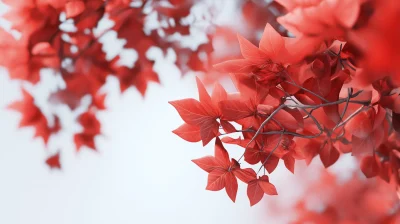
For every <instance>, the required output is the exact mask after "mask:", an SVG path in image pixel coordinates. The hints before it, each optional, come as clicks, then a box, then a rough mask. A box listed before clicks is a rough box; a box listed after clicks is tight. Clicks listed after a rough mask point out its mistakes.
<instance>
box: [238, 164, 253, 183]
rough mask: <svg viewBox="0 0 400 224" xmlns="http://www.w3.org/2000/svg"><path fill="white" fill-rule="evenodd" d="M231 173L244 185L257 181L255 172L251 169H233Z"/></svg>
mask: <svg viewBox="0 0 400 224" xmlns="http://www.w3.org/2000/svg"><path fill="white" fill-rule="evenodd" d="M233 173H234V174H235V176H236V177H237V178H239V180H241V181H243V182H244V183H249V182H250V181H251V180H254V179H257V174H256V172H255V171H254V170H253V169H251V168H245V169H235V170H234V171H233Z"/></svg>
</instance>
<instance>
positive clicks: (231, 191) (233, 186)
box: [224, 172, 238, 202]
mask: <svg viewBox="0 0 400 224" xmlns="http://www.w3.org/2000/svg"><path fill="white" fill-rule="evenodd" d="M224 177H225V190H226V193H227V194H228V196H229V198H230V199H231V200H232V201H233V202H235V200H236V194H237V190H238V182H237V179H236V177H235V175H233V173H232V172H228V173H227V174H226V175H225V176H224Z"/></svg>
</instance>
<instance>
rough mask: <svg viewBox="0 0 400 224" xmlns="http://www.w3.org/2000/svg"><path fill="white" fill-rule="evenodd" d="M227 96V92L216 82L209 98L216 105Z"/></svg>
mask: <svg viewBox="0 0 400 224" xmlns="http://www.w3.org/2000/svg"><path fill="white" fill-rule="evenodd" d="M227 98H228V94H227V93H226V91H225V89H224V87H222V86H221V84H219V83H216V84H215V86H214V90H213V92H212V94H211V100H212V101H213V103H214V104H215V105H216V107H218V103H219V102H221V101H223V100H226V99H227Z"/></svg>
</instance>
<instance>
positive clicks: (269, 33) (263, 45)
mask: <svg viewBox="0 0 400 224" xmlns="http://www.w3.org/2000/svg"><path fill="white" fill-rule="evenodd" d="M259 47H260V50H262V51H263V52H264V53H265V54H266V55H268V56H269V57H270V58H271V59H274V58H275V57H276V56H278V54H279V53H281V51H282V50H283V49H284V47H285V42H284V40H283V37H282V36H281V35H280V34H279V33H278V32H276V30H275V29H274V28H273V27H272V26H271V25H270V24H267V25H266V26H265V29H264V33H263V35H262V37H261V40H260V45H259Z"/></svg>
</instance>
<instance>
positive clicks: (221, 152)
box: [214, 138, 230, 167]
mask: <svg viewBox="0 0 400 224" xmlns="http://www.w3.org/2000/svg"><path fill="white" fill-rule="evenodd" d="M214 150H215V151H214V154H215V159H216V161H217V162H218V163H219V164H220V165H221V166H223V167H227V166H229V165H230V161H229V155H228V152H227V151H226V149H225V148H224V145H222V142H221V140H220V139H219V138H216V139H215V149H214Z"/></svg>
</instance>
